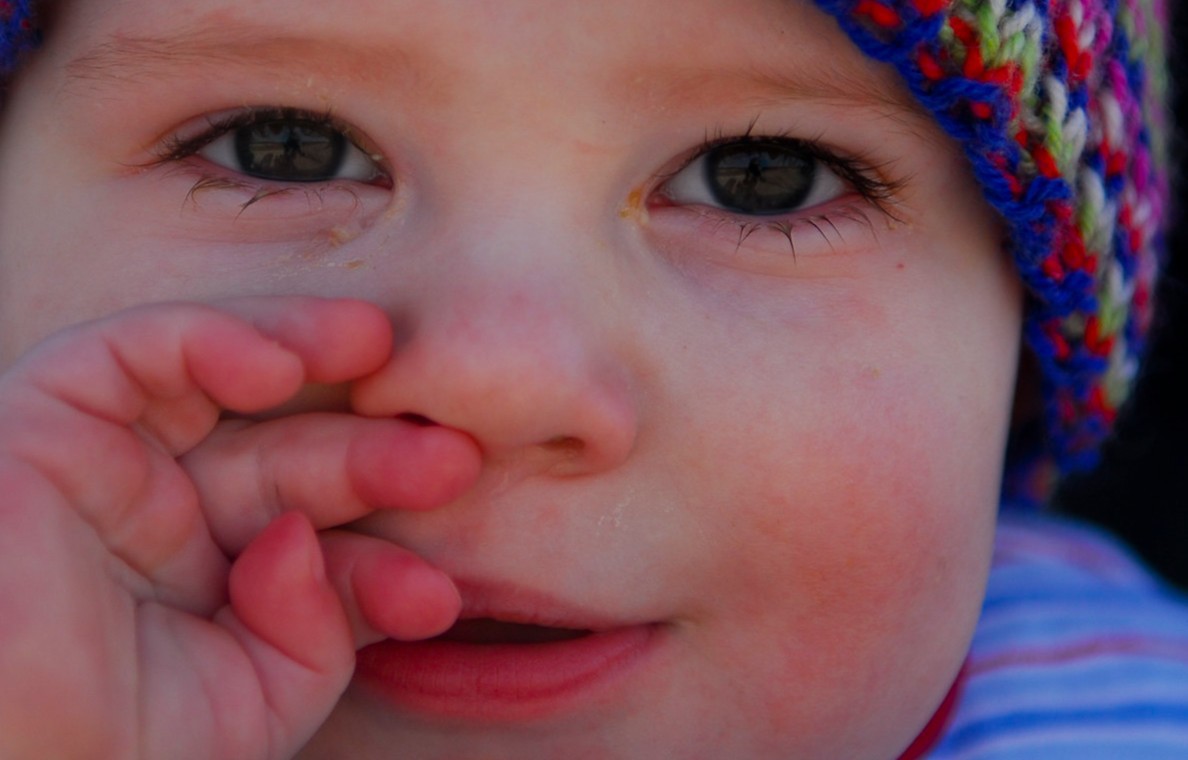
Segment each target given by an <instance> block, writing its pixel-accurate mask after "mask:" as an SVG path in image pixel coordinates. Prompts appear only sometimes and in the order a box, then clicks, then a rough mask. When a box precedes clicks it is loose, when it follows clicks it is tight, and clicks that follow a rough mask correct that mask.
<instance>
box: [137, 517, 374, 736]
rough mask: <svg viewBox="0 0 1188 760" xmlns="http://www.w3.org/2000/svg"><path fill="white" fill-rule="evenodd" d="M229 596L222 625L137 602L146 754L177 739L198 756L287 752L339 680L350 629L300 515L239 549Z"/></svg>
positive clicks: (309, 728)
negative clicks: (142, 609) (141, 609)
mask: <svg viewBox="0 0 1188 760" xmlns="http://www.w3.org/2000/svg"><path fill="white" fill-rule="evenodd" d="M230 596H231V605H230V607H227V608H225V609H224V610H223V611H222V612H220V614H219V615H218V616H216V618H215V620H216V623H217V624H218V625H214V624H211V623H210V622H208V621H205V620H200V619H197V618H192V617H189V616H184V615H181V614H180V613H177V612H176V611H174V610H169V609H166V608H163V607H152V608H150V609H148V610H146V611H145V613H144V615H143V622H142V624H141V632H140V638H141V640H142V641H143V644H142V647H141V650H142V652H143V655H142V659H141V671H142V672H143V673H144V678H145V691H144V698H143V702H142V704H143V705H144V709H145V710H146V716H145V725H146V726H148V730H147V731H146V735H145V739H144V744H143V746H144V747H145V748H146V749H145V753H144V754H145V756H146V757H165V756H169V755H170V754H171V752H170V750H171V748H176V747H179V746H181V747H186V748H187V751H190V750H192V751H194V756H196V757H275V758H281V757H286V758H287V757H291V756H292V754H293V753H294V752H295V751H296V750H297V749H298V748H299V747H300V746H301V745H302V744H304V742H305V741H306V740H307V739H308V738H309V736H310V735H311V734H312V733H313V731H314V730H316V729H317V727H318V726H319V725H321V723H322V722H323V721H324V720H325V718H326V716H327V715H328V714H329V712H330V710H331V709H332V708H333V706H334V704H335V703H336V702H337V700H338V698H339V696H340V695H341V694H342V692H343V690H344V689H345V688H346V685H347V683H348V682H349V680H350V675H351V671H352V669H353V666H354V647H353V646H352V642H351V634H350V629H349V627H348V624H347V620H346V617H345V614H344V612H343V609H342V605H341V603H340V602H339V600H338V597H337V595H336V593H335V592H334V590H333V588H332V587H331V585H330V584H329V583H328V581H327V578H326V575H325V571H324V567H323V564H322V559H321V553H320V550H319V548H318V543H317V539H316V537H315V535H314V533H313V530H312V528H311V527H310V525H309V523H308V521H306V520H305V519H304V518H303V517H301V516H300V515H295V514H294V515H286V516H284V517H282V518H280V519H278V520H277V521H276V522H274V523H273V524H272V525H270V526H268V528H267V529H266V530H265V531H264V532H263V533H261V534H260V536H259V537H258V538H257V540H256V541H255V542H253V543H252V545H251V546H249V547H248V548H247V550H245V551H244V553H243V555H242V556H240V557H239V559H238V560H237V561H236V563H235V565H234V567H233V568H232V571H231V580H230ZM183 734H184V735H183Z"/></svg>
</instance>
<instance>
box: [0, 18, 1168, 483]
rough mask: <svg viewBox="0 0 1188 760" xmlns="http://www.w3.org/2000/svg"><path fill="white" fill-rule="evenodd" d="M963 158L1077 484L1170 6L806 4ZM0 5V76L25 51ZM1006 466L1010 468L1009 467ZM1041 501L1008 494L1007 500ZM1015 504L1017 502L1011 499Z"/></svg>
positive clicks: (1054, 459)
mask: <svg viewBox="0 0 1188 760" xmlns="http://www.w3.org/2000/svg"><path fill="white" fill-rule="evenodd" d="M817 3H818V5H819V6H820V7H821V8H822V9H824V10H825V11H827V12H828V13H830V14H832V15H833V16H834V17H835V18H836V19H837V21H838V23H839V24H840V25H841V27H842V29H844V30H845V32H846V33H847V34H849V36H850V37H851V38H852V39H853V41H854V42H855V43H856V44H857V45H858V47H859V48H861V49H862V50H863V51H864V52H865V53H866V54H868V55H869V56H871V57H873V58H875V59H877V60H879V61H883V62H886V63H888V64H890V65H892V66H894V67H895V68H896V69H897V70H898V71H899V73H900V74H901V75H902V76H903V78H904V79H905V80H906V81H907V83H908V85H909V87H910V88H911V90H912V92H913V93H914V94H915V96H916V98H918V99H919V101H920V103H921V104H923V105H924V106H925V107H926V108H927V109H928V110H929V111H930V112H931V113H932V114H933V115H934V116H935V118H936V120H937V121H938V122H939V123H940V124H941V125H942V126H943V128H944V129H945V130H946V131H947V132H948V133H949V134H950V135H952V136H953V137H954V138H956V139H957V140H958V141H959V142H961V143H962V144H963V146H964V149H965V153H966V155H967V156H968V158H969V161H970V163H971V164H972V166H973V170H974V173H975V175H976V176H977V178H978V180H979V181H980V182H981V184H982V187H983V190H984V192H985V197H986V199H987V200H988V201H989V202H990V204H991V205H992V206H993V207H994V208H995V209H997V210H998V211H999V213H1001V215H1002V216H1003V218H1004V219H1005V220H1006V222H1007V226H1008V229H1009V231H1010V241H1011V242H1010V245H1011V253H1012V255H1013V256H1014V259H1015V262H1016V264H1017V266H1018V270H1019V273H1020V276H1021V277H1022V280H1023V282H1024V283H1025V284H1026V287H1027V289H1028V291H1029V294H1030V299H1029V301H1030V302H1029V305H1028V311H1027V316H1026V322H1025V339H1026V342H1027V345H1028V346H1030V348H1031V350H1032V352H1033V353H1034V355H1035V357H1036V359H1037V360H1038V364H1039V367H1040V372H1041V376H1042V396H1043V401H1044V412H1043V414H1044V418H1043V428H1044V429H1043V434H1042V436H1041V437H1042V452H1043V453H1042V455H1040V456H1038V457H1036V456H1033V457H1030V458H1029V461H1030V462H1031V463H1032V464H1044V463H1046V464H1048V465H1050V466H1048V467H1046V468H1045V467H1031V468H1029V470H1028V471H1029V472H1030V473H1031V475H1030V476H1029V477H1031V479H1032V480H1036V479H1039V480H1050V478H1048V477H1047V475H1050V474H1052V473H1053V470H1054V471H1055V472H1056V473H1059V472H1064V471H1069V470H1074V469H1080V468H1084V467H1086V466H1088V465H1091V464H1092V463H1093V462H1094V461H1095V459H1096V456H1097V450H1098V447H1099V445H1100V443H1101V441H1102V439H1103V438H1104V437H1105V436H1106V434H1107V433H1108V432H1109V430H1110V428H1111V426H1112V423H1113V420H1114V417H1115V415H1116V413H1117V410H1118V408H1119V406H1120V405H1121V404H1122V402H1123V401H1124V400H1125V399H1126V397H1127V395H1128V394H1129V392H1130V389H1131V386H1132V384H1133V381H1134V377H1135V374H1136V371H1137V365H1138V359H1139V357H1140V355H1141V352H1142V348H1143V344H1144V339H1145V336H1146V334H1147V331H1148V328H1149V326H1150V322H1151V312H1152V305H1151V295H1152V289H1153V286H1154V281H1155V277H1156V275H1157V270H1158V268H1159V260H1160V256H1159V252H1160V249H1161V246H1162V232H1161V224H1162V220H1163V215H1164V214H1163V211H1164V204H1165V201H1166V197H1167V178H1166V171H1165V166H1166V149H1165V120H1166V115H1165V112H1164V105H1165V90H1166V82H1165V75H1164V69H1163V65H1164V51H1163V49H1162V30H1163V29H1164V28H1166V26H1167V17H1166V7H1165V0H817ZM31 4H32V0H0V76H5V75H7V74H9V73H11V71H12V70H13V68H14V67H15V66H16V64H17V62H18V58H19V57H20V55H21V54H22V53H23V52H25V51H26V50H28V49H30V48H31V47H33V46H35V45H36V42H37V32H36V29H35V25H34V24H33V23H32V16H31V12H30V5H31ZM1015 464H1016V465H1017V464H1018V462H1016V463H1015ZM1042 490H1046V489H1045V487H1044V486H1043V485H1040V486H1038V487H1037V486H1036V485H1035V484H1034V483H1031V484H1022V485H1020V484H1018V483H1011V482H1008V483H1007V491H1008V493H1007V495H1008V497H1010V496H1017V495H1019V493H1020V492H1023V491H1030V492H1032V493H1035V492H1037V491H1042ZM1012 492H1013V493H1012Z"/></svg>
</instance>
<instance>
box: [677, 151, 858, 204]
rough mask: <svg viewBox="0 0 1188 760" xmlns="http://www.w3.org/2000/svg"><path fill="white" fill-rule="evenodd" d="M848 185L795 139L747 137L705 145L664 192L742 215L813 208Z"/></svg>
mask: <svg viewBox="0 0 1188 760" xmlns="http://www.w3.org/2000/svg"><path fill="white" fill-rule="evenodd" d="M844 190H845V184H844V183H843V182H842V181H841V179H840V178H839V177H838V176H837V175H836V174H835V173H834V172H833V171H831V170H830V168H829V167H827V166H826V165H825V163H824V162H823V161H822V160H821V159H820V158H819V157H818V156H817V155H815V153H814V152H813V151H811V150H809V149H807V148H806V147H805V146H804V145H803V144H802V143H800V142H798V141H795V140H787V139H778V138H758V139H755V138H745V139H738V140H731V141H727V142H723V143H720V144H717V145H711V146H707V148H706V149H705V150H703V151H702V152H701V153H700V154H698V156H697V157H696V158H694V160H693V161H691V162H690V163H689V164H688V165H687V166H686V167H685V168H684V169H682V170H681V171H680V172H678V173H677V174H676V175H675V176H673V177H672V178H670V179H669V180H668V181H667V182H666V183H665V185H664V188H663V190H662V192H663V194H664V196H665V197H666V198H668V200H670V201H673V202H677V203H681V204H698V205H704V206H708V207H717V208H721V209H724V210H726V211H730V212H733V213H736V214H741V215H744V216H777V215H783V214H789V213H791V212H794V211H797V210H800V209H803V208H808V207H812V206H815V205H817V204H819V203H823V202H825V201H828V200H830V199H832V198H834V197H836V196H837V195H840V194H841V193H842V192H844Z"/></svg>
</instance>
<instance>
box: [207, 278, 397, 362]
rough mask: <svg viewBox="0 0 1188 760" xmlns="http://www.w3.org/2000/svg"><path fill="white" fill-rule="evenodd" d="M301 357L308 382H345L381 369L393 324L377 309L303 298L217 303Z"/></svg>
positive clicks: (355, 303)
mask: <svg viewBox="0 0 1188 760" xmlns="http://www.w3.org/2000/svg"><path fill="white" fill-rule="evenodd" d="M217 306H219V308H224V309H226V310H227V311H229V312H230V313H232V314H235V315H237V316H239V317H240V318H241V319H244V320H246V321H248V322H250V323H251V324H252V325H254V326H255V328H256V329H257V330H259V331H260V332H261V333H263V334H264V335H267V336H269V337H270V338H272V339H273V340H275V341H277V342H278V343H280V344H281V345H283V346H284V347H285V348H286V349H288V350H289V351H292V352H293V353H294V354H296V355H297V356H298V357H300V358H301V361H302V364H303V365H304V367H305V379H306V381H307V382H314V383H341V382H344V381H347V380H353V379H355V378H358V377H362V376H363V375H367V374H370V373H372V372H374V371H375V370H377V369H379V368H380V367H382V366H383V364H384V362H385V361H387V359H388V356H389V354H390V353H391V351H392V324H391V322H390V320H389V319H388V316H387V315H386V314H385V313H384V312H383V310H382V309H380V308H379V307H378V306H376V305H374V304H371V303H368V302H366V301H358V300H352V299H323V298H309V297H304V296H266V297H259V298H236V299H231V300H227V301H223V302H220V303H219V304H217Z"/></svg>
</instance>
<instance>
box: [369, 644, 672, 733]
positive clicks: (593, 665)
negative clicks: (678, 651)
mask: <svg viewBox="0 0 1188 760" xmlns="http://www.w3.org/2000/svg"><path fill="white" fill-rule="evenodd" d="M658 633H659V631H658V627H657V626H651V625H646V626H632V627H630V628H619V629H615V630H611V631H602V632H597V633H592V634H590V635H587V636H583V637H581V638H577V639H572V640H569V641H556V642H549V643H545V644H469V643H463V642H457V641H445V640H439V639H429V640H425V641H416V642H401V641H383V642H380V643H378V644H373V645H371V646H369V647H366V648H365V649H362V650H360V651H359V653H358V656H357V658H356V659H357V667H356V669H355V678H356V680H357V681H358V682H359V684H360V685H362V686H364V687H365V688H367V689H368V690H370V691H373V692H374V693H376V694H378V695H379V696H380V697H382V698H384V699H386V700H387V701H388V702H390V703H392V704H393V705H394V706H396V707H397V708H398V709H402V710H409V711H412V712H416V713H421V714H427V715H436V716H440V717H453V718H463V719H468V720H490V721H499V720H527V719H533V718H543V717H547V716H548V715H551V714H554V713H557V712H562V711H564V710H565V709H566V708H567V707H569V706H572V705H574V704H576V703H577V702H578V701H583V700H584V699H594V698H596V697H597V695H599V694H602V693H605V691H606V690H607V689H609V688H611V687H612V686H613V685H614V684H615V683H616V682H619V681H621V680H622V679H623V677H624V676H625V675H626V674H627V673H628V672H629V671H632V670H635V669H637V668H638V667H640V666H641V665H642V663H643V662H644V661H645V660H646V659H647V655H648V653H650V652H652V651H654V650H655V648H656V645H657V640H658V639H659V635H658Z"/></svg>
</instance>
